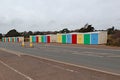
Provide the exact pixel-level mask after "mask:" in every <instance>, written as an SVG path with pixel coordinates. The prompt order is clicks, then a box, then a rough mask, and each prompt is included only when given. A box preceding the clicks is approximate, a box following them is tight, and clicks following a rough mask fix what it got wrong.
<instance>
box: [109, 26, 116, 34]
mask: <svg viewBox="0 0 120 80" xmlns="http://www.w3.org/2000/svg"><path fill="white" fill-rule="evenodd" d="M107 31H108V34H113V33H114V31H115V28H114V26H113V27H112V28H108V29H107Z"/></svg>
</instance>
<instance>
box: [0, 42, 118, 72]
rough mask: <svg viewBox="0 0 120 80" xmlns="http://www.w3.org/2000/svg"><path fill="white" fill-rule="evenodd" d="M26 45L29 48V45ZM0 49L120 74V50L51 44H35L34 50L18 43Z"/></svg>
mask: <svg viewBox="0 0 120 80" xmlns="http://www.w3.org/2000/svg"><path fill="white" fill-rule="evenodd" d="M26 45H27V46H28V44H26ZM0 47H1V48H6V49H10V50H14V51H19V52H22V53H24V54H30V55H34V56H38V57H39V56H40V57H44V58H48V59H52V60H56V61H61V62H65V63H70V64H75V65H79V66H85V67H89V68H92V69H97V70H101V71H106V72H111V73H117V74H120V50H114V49H99V48H84V47H73V46H57V45H49V44H34V48H29V47H26V48H24V47H21V45H20V44H18V43H0Z"/></svg>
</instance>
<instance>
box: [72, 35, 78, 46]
mask: <svg viewBox="0 0 120 80" xmlns="http://www.w3.org/2000/svg"><path fill="white" fill-rule="evenodd" d="M72 44H77V34H72Z"/></svg>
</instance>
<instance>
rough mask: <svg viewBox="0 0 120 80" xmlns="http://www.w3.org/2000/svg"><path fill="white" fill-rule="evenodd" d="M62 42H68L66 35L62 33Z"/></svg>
mask: <svg viewBox="0 0 120 80" xmlns="http://www.w3.org/2000/svg"><path fill="white" fill-rule="evenodd" d="M62 43H63V44H66V35H62Z"/></svg>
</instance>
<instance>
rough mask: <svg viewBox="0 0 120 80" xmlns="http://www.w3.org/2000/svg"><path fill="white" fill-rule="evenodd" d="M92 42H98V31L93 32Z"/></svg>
mask: <svg viewBox="0 0 120 80" xmlns="http://www.w3.org/2000/svg"><path fill="white" fill-rule="evenodd" d="M91 44H98V33H92V34H91Z"/></svg>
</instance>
